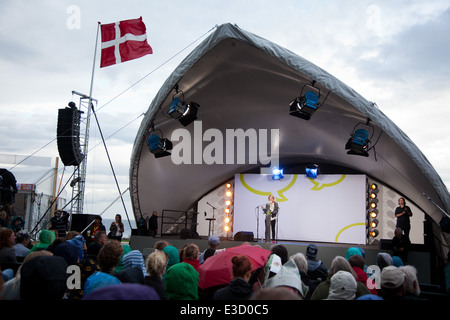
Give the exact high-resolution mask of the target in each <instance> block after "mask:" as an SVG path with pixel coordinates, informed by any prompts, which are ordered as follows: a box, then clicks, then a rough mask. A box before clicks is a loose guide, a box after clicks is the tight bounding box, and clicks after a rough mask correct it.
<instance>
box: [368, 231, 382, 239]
mask: <svg viewBox="0 0 450 320" xmlns="http://www.w3.org/2000/svg"><path fill="white" fill-rule="evenodd" d="M379 234H380V233H379V232H378V230H377V229H375V230H371V231H370V232H369V235H370V236H371V237H373V238H375V237H377V236H378V235H379Z"/></svg>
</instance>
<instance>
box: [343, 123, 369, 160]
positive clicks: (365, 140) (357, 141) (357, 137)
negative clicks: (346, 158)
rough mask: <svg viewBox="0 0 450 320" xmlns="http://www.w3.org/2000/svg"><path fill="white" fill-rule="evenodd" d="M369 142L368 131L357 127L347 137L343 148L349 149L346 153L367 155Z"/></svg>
mask: <svg viewBox="0 0 450 320" xmlns="http://www.w3.org/2000/svg"><path fill="white" fill-rule="evenodd" d="M369 142H370V140H369V132H368V131H367V130H365V129H357V130H355V132H353V133H352V134H351V137H350V139H348V141H347V144H346V145H345V150H349V151H348V152H347V154H353V155H358V156H364V157H368V156H369V153H368V151H369Z"/></svg>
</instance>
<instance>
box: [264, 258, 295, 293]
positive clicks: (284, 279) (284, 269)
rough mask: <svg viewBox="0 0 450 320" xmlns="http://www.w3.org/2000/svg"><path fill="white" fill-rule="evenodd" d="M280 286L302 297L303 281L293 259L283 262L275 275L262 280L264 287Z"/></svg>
mask: <svg viewBox="0 0 450 320" xmlns="http://www.w3.org/2000/svg"><path fill="white" fill-rule="evenodd" d="M275 287H282V288H285V289H286V290H289V291H291V292H294V293H295V294H297V295H298V296H299V297H301V298H302V299H304V293H303V283H302V280H301V278H300V272H299V271H298V268H297V265H296V264H295V262H294V260H289V261H287V262H286V263H285V264H283V265H282V266H281V268H280V271H278V272H277V274H276V275H274V276H273V277H271V278H269V279H267V280H266V281H265V282H264V288H275Z"/></svg>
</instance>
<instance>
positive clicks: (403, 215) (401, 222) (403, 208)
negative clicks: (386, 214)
mask: <svg viewBox="0 0 450 320" xmlns="http://www.w3.org/2000/svg"><path fill="white" fill-rule="evenodd" d="M398 204H399V206H398V207H397V208H395V217H396V218H397V224H396V226H395V227H396V228H400V229H402V230H403V234H404V235H405V238H406V240H407V241H408V242H409V241H410V240H409V231H410V230H411V223H410V220H409V217H412V215H413V214H412V212H411V209H410V208H409V207H408V206H407V205H406V202H405V198H399V199H398Z"/></svg>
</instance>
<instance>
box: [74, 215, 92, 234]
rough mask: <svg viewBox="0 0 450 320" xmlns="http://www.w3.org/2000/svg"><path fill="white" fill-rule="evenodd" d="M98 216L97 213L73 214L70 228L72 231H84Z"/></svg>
mask: <svg viewBox="0 0 450 320" xmlns="http://www.w3.org/2000/svg"><path fill="white" fill-rule="evenodd" d="M96 216H98V215H97V214H87V213H84V214H72V215H71V216H70V219H71V223H70V230H71V231H78V232H81V231H83V230H84V229H85V228H86V227H87V226H88V225H89V224H90V223H91V222H92V221H94V218H95V217H96Z"/></svg>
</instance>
